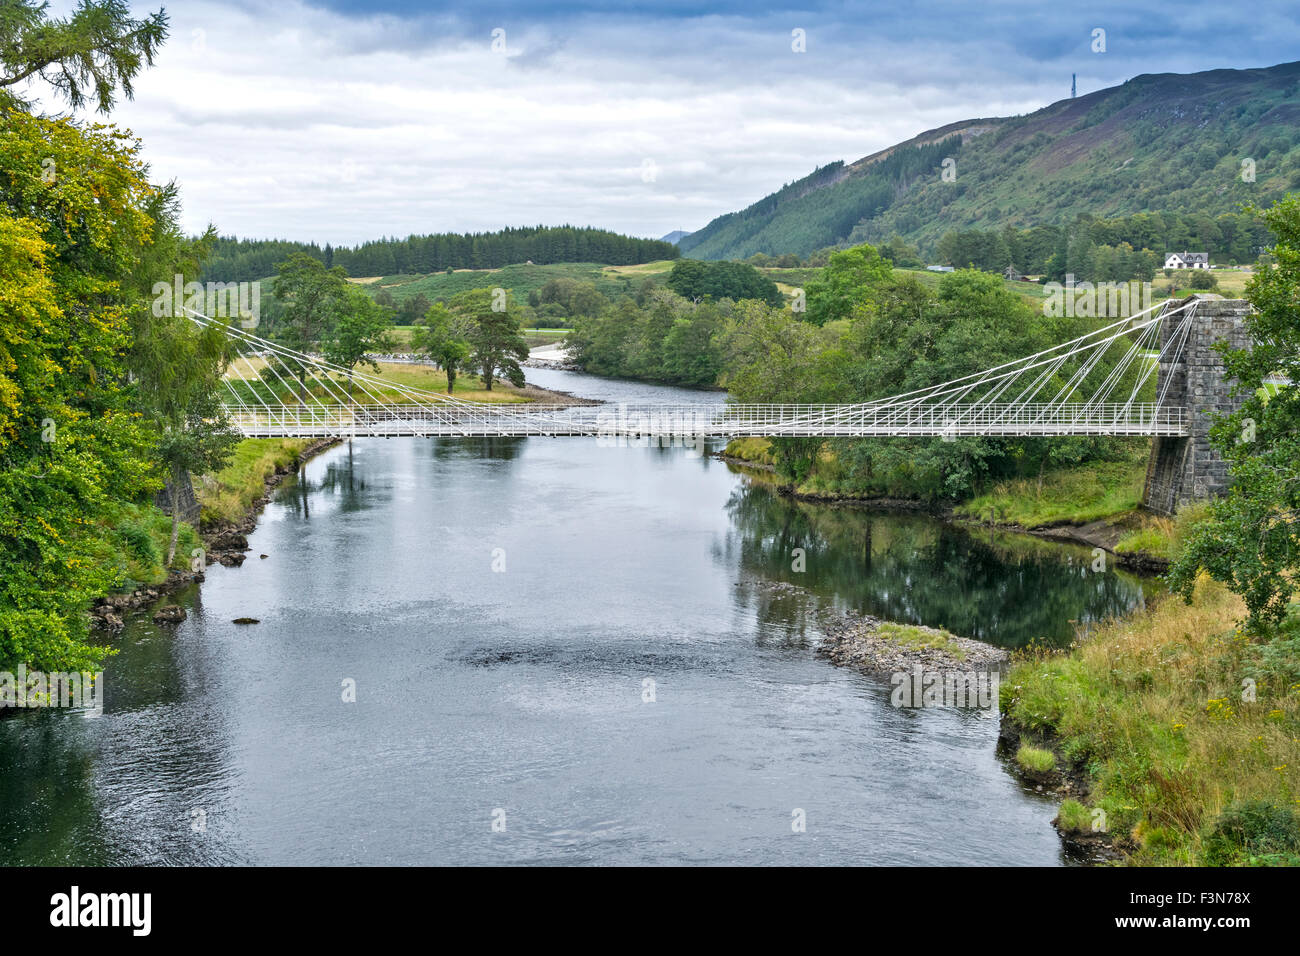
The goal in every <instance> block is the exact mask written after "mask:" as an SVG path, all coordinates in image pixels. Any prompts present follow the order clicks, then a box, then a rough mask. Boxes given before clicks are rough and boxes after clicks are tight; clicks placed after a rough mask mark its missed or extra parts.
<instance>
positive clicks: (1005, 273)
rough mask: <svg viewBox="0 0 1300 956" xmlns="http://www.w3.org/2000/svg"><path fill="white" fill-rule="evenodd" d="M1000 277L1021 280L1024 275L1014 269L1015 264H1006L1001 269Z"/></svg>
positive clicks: (1014, 280) (1023, 279)
mask: <svg viewBox="0 0 1300 956" xmlns="http://www.w3.org/2000/svg"><path fill="white" fill-rule="evenodd" d="M1002 277H1003V278H1004V279H1007V280H1008V281H1010V282H1023V281H1025V277H1024V276H1022V275H1021V274H1020V273H1019V272H1017V271H1016V267H1015V266H1007V267H1006V268H1005V269H1003V270H1002Z"/></svg>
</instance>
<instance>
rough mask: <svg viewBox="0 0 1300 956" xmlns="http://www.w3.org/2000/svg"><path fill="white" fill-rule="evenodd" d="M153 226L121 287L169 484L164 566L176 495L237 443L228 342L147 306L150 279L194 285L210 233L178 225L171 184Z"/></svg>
mask: <svg viewBox="0 0 1300 956" xmlns="http://www.w3.org/2000/svg"><path fill="white" fill-rule="evenodd" d="M145 208H146V210H147V211H148V213H149V216H150V219H151V220H152V223H153V227H152V235H151V236H150V241H149V242H147V243H146V244H144V246H143V247H142V248H141V250H140V252H139V260H138V262H137V264H136V267H135V269H134V270H133V274H132V276H131V277H130V278H129V279H128V280H127V281H126V283H124V284H125V285H126V286H127V287H128V288H130V287H134V288H135V291H136V293H137V294H136V304H135V305H134V307H133V308H132V310H131V346H130V349H129V350H128V352H127V355H126V367H127V370H128V371H129V372H130V373H131V379H132V384H133V385H134V395H133V396H132V406H133V407H134V408H136V409H137V410H138V411H139V412H140V413H141V414H142V416H143V418H144V420H145V421H148V422H149V423H151V425H152V426H153V427H154V429H155V431H156V433H157V435H158V452H157V454H158V459H159V463H160V464H161V466H162V471H163V474H164V476H165V478H166V485H165V487H166V490H167V493H168V497H169V505H170V510H171V517H172V527H171V537H170V540H169V543H168V546H167V562H166V565H165V567H167V568H169V569H170V568H171V566H172V562H173V561H175V560H176V542H177V540H178V538H179V535H180V489H181V487H182V484H183V482H184V481H185V480H186V479H187V477H188V476H189V475H191V474H203V473H206V472H209V471H216V470H218V469H220V468H222V467H223V466H224V465H225V464H226V462H227V461H229V459H230V456H231V454H232V452H233V450H234V446H235V444H236V443H237V442H238V441H239V440H240V436H239V433H238V432H237V431H235V429H234V427H233V426H232V425H231V423H230V420H229V418H228V417H227V416H226V414H225V411H224V409H223V408H222V406H221V402H220V398H219V395H220V390H221V387H222V375H223V373H224V372H225V369H226V364H227V359H228V358H229V356H230V354H231V344H230V340H229V338H228V337H227V335H226V333H225V331H224V330H223V329H222V328H221V327H220V326H219V325H218V324H215V323H213V324H209V325H208V326H206V327H202V328H201V327H199V326H198V325H196V324H195V323H194V322H192V321H191V320H190V318H189V316H188V314H187V313H185V312H184V311H183V310H181V309H180V308H179V303H175V302H173V303H172V308H171V309H170V310H168V309H165V308H153V307H148V306H146V305H145V304H144V303H145V299H144V296H145V294H146V293H147V292H150V291H151V290H152V288H153V282H154V280H158V281H161V282H163V283H164V284H165V285H170V284H171V283H172V279H173V277H174V276H175V275H180V276H181V278H182V279H193V278H195V277H197V275H198V272H199V261H200V259H201V258H202V256H203V255H204V254H206V253H207V251H208V250H209V249H210V248H211V245H212V242H213V240H214V238H215V232H214V230H212V229H211V228H210V227H209V229H208V231H207V233H205V234H204V235H203V236H200V237H199V238H197V239H188V238H186V237H185V236H184V235H183V234H182V232H181V229H180V227H179V225H178V224H177V223H178V219H179V213H180V210H179V201H178V199H177V190H176V187H175V185H174V184H169V185H168V186H165V187H162V188H161V189H159V190H158V191H157V192H155V193H154V195H152V196H150V197H149V198H148V200H147V201H146V206H145Z"/></svg>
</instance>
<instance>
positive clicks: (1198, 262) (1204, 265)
mask: <svg viewBox="0 0 1300 956" xmlns="http://www.w3.org/2000/svg"><path fill="white" fill-rule="evenodd" d="M1165 268H1166V269H1208V268H1210V254H1209V253H1208V252H1171V253H1169V254H1168V255H1166V256H1165Z"/></svg>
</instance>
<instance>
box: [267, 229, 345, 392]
mask: <svg viewBox="0 0 1300 956" xmlns="http://www.w3.org/2000/svg"><path fill="white" fill-rule="evenodd" d="M347 285H348V283H347V273H346V272H345V271H343V267H342V266H334V267H333V268H332V269H326V268H325V264H324V263H323V262H321V261H320V260H319V259H316V258H314V257H312V256H309V255H307V253H305V252H294V253H290V255H289V258H287V259H285V260H284V261H283V262H281V263H280V265H279V266H277V267H276V276H275V280H274V282H273V284H272V289H273V291H274V293H275V297H276V298H277V299H279V300H280V301H281V302H282V303H284V314H283V319H282V322H281V327H280V330H279V337H280V339H281V340H282V341H283V342H284V344H285V345H287V346H289V347H290V348H291V349H295V350H296V351H298V352H309V351H311V350H312V349H314V348H316V347H317V346H318V345H319V344H320V341H321V340H322V339H323V338H325V337H327V336H328V335H329V334H330V333H331V331H332V330H333V327H334V323H335V321H336V319H337V317H338V314H339V309H340V306H341V305H342V303H343V299H344V296H345V294H346V290H347ZM284 363H285V366H286V367H287V368H288V369H289V371H290V372H291V373H292V374H293V376H294V377H295V378H296V379H297V380H298V401H299V402H300V403H302V404H304V405H305V404H306V403H307V383H306V373H307V369H306V366H305V365H304V363H303V362H301V361H295V360H294V359H285V360H284Z"/></svg>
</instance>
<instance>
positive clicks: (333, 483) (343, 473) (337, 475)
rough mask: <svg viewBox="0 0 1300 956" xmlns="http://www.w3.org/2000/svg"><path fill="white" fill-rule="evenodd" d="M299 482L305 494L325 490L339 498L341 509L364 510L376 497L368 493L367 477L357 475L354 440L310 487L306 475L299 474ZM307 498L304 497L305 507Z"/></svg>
mask: <svg viewBox="0 0 1300 956" xmlns="http://www.w3.org/2000/svg"><path fill="white" fill-rule="evenodd" d="M298 477H299V480H298V484H299V485H301V486H302V488H303V494H304V496H305V495H306V494H307V493H309V491H312V490H314V491H318V492H325V493H328V494H329V495H331V496H333V497H334V498H336V499H337V500H338V505H339V510H340V511H362V510H364V509H366V508H369V507H372V506H373V505H374V503H375V501H374V497H373V496H372V495H368V494H367V493H366V492H367V490H368V489H367V487H366V479H365V477H364V476H358V475H357V469H356V459H355V458H354V457H353V452H352V442H348V448H347V454H346V455H343V456H342V457H340V458H338V459H333V460H331V461H330V462H329V463H328V464H326V466H325V473H324V474H323V475H321V477H320V480H319V481H317V482H316V483H315V487H314V488H309V487H308V485H309V482H307V481H306V476H305V475H303V474H299V476H298ZM305 507H306V505H305V498H304V508H305Z"/></svg>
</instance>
